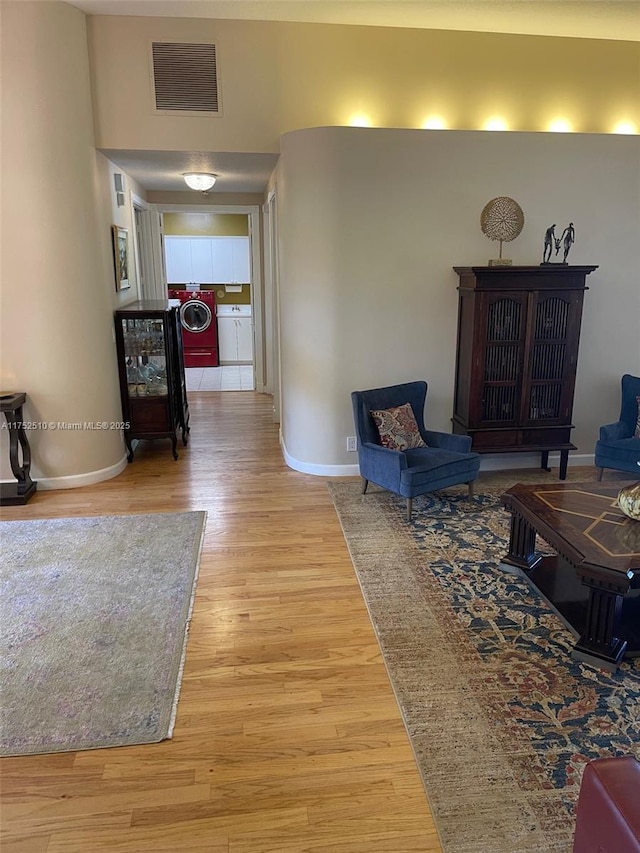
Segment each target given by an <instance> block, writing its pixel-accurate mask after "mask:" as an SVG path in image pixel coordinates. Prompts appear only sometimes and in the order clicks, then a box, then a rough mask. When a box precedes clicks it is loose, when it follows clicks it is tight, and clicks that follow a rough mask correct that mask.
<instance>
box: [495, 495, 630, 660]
mask: <svg viewBox="0 0 640 853" xmlns="http://www.w3.org/2000/svg"><path fill="white" fill-rule="evenodd" d="M624 485H625V483H624V482H622V481H618V482H615V483H558V484H557V485H538V486H525V485H523V484H522V483H518V484H517V485H516V486H513V488H511V489H509V490H508V491H506V492H505V493H504V494H503V495H502V498H501V501H502V504H503V506H505V507H506V509H507V510H508V511H509V512H510V513H511V535H510V539H509V551H508V553H507V554H506V556H505V557H504V558H503V561H502V566H503V568H507V569H508V570H512V571H513V569H515V570H516V572H517V573H520V574H522V575H523V576H524V577H526V578H527V580H528V581H529V583H530V584H531V585H532V586H533V587H535V588H536V589H537V590H538V591H539V592H540V593H541V594H542V596H543V597H544V598H545V599H546V600H547V601H548V603H549V604H550V605H551V606H552V607H553V609H554V610H555V611H556V613H557V614H558V615H559V616H560V618H561V619H562V621H563V622H564V623H565V625H566V626H567V627H568V628H569V629H570V630H571V631H572V633H573V634H574V636H576V637H577V638H578V642H577V643H576V645H575V646H574V648H573V652H572V655H571V656H572V658H573V659H574V660H579V661H585V662H587V663H591V664H594V665H595V666H598V667H601V668H603V669H607V670H609V671H612V672H613V671H615V670H616V669H617V667H618V664H619V663H620V661H621V660H622V658H623V657H624V656H625V655H626V656H628V657H632V656H637V655H640V522H638V521H634V520H632V519H630V518H627V516H626V515H624V514H623V513H622V511H621V510H620V509H619V508H618V507H617V506H616V500H617V496H618V492H619V491H620V489H621V488H622V487H623V486H624ZM536 535H539V536H541V537H542V539H544V540H545V542H547V543H548V544H549V545H550V546H551V548H552V549H553V550H554V551H555V552H556V556H542V555H540V554H538V553H537V552H536V547H535V546H536ZM510 567H511V568H510Z"/></svg>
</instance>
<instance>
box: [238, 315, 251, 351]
mask: <svg viewBox="0 0 640 853" xmlns="http://www.w3.org/2000/svg"><path fill="white" fill-rule="evenodd" d="M235 322H236V329H237V334H238V361H253V320H252V319H251V317H237V318H236V321H235Z"/></svg>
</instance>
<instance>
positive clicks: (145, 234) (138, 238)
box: [131, 193, 166, 299]
mask: <svg viewBox="0 0 640 853" xmlns="http://www.w3.org/2000/svg"><path fill="white" fill-rule="evenodd" d="M131 221H132V223H133V231H134V254H135V263H136V266H137V268H138V298H139V299H165V298H166V277H165V274H164V261H163V258H162V238H161V236H160V230H159V229H158V228H156V227H155V225H156V223H157V220H156V212H155V207H154V205H152V204H149V202H147V201H145V200H144V199H143V198H141V197H140V196H138V195H135V193H131ZM138 226H139V228H138Z"/></svg>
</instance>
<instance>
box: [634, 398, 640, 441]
mask: <svg viewBox="0 0 640 853" xmlns="http://www.w3.org/2000/svg"><path fill="white" fill-rule="evenodd" d="M636 403H637V404H638V418H637V420H636V431H635V437H636V438H640V397H636Z"/></svg>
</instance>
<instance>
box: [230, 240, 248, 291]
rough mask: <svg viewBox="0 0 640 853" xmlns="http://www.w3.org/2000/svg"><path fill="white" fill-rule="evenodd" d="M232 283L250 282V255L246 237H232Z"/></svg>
mask: <svg viewBox="0 0 640 853" xmlns="http://www.w3.org/2000/svg"><path fill="white" fill-rule="evenodd" d="M231 241H232V254H233V281H234V282H237V283H238V284H249V283H250V281H251V253H250V251H249V238H248V237H232V238H231Z"/></svg>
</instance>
